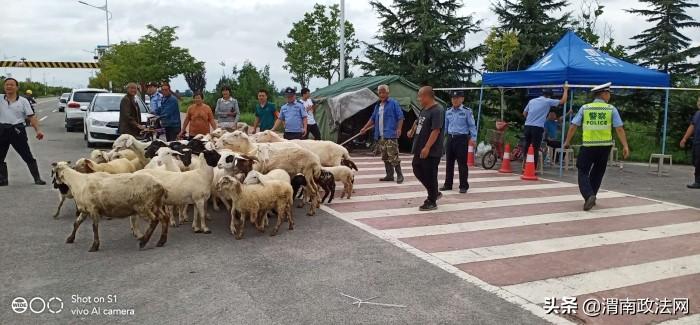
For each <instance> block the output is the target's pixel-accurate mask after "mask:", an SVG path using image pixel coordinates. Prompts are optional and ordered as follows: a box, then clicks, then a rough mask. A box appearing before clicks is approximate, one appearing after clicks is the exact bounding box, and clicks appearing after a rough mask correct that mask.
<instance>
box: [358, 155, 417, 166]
mask: <svg viewBox="0 0 700 325" xmlns="http://www.w3.org/2000/svg"><path fill="white" fill-rule="evenodd" d="M399 159H401V160H404V159H413V156H399ZM350 160H352V161H354V162H357V161H361V162H366V161H379V162H382V157H381V156H376V157H367V156H363V157H350ZM382 164H383V162H382Z"/></svg>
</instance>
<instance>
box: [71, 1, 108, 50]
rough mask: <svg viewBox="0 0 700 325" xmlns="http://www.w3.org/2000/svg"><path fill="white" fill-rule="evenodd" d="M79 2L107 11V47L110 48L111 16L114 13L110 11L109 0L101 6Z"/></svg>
mask: <svg viewBox="0 0 700 325" xmlns="http://www.w3.org/2000/svg"><path fill="white" fill-rule="evenodd" d="M78 3H80V4H84V5H86V6H89V7H93V8H95V9H100V10H102V11H104V12H105V22H106V23H107V47H108V48H109V46H110V45H111V43H110V42H109V20H110V19H111V18H112V17H110V16H111V15H112V13H111V12H110V11H109V7H108V3H107V0H105V5H104V6H101V7H98V6H95V5H91V4H89V3H87V2H85V1H78Z"/></svg>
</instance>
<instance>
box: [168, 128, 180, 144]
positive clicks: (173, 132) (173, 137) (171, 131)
mask: <svg viewBox="0 0 700 325" xmlns="http://www.w3.org/2000/svg"><path fill="white" fill-rule="evenodd" d="M180 130H181V129H180V127H179V126H168V127H165V141H168V142H170V141H177V135H178V134H180Z"/></svg>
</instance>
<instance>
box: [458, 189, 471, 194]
mask: <svg viewBox="0 0 700 325" xmlns="http://www.w3.org/2000/svg"><path fill="white" fill-rule="evenodd" d="M467 190H469V189H467V188H460V189H459V193H461V194H464V193H467Z"/></svg>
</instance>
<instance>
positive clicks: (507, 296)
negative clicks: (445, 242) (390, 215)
mask: <svg viewBox="0 0 700 325" xmlns="http://www.w3.org/2000/svg"><path fill="white" fill-rule="evenodd" d="M320 209H321V210H324V211H326V212H328V213H329V214H332V215H334V216H336V218H339V219H340V220H343V221H345V222H347V223H349V224H351V225H353V226H355V227H358V228H360V229H362V230H364V231H366V232H368V233H370V234H372V235H374V236H376V237H378V238H380V239H383V240H384V241H386V242H388V243H390V244H392V245H394V246H396V247H398V248H400V249H403V250H404V251H407V252H409V253H411V254H413V255H414V256H416V257H418V258H420V259H422V260H424V261H426V262H428V263H430V264H432V265H435V266H437V267H439V268H441V269H442V270H444V271H446V272H448V273H451V274H453V275H455V276H457V277H458V278H460V279H462V280H465V281H467V282H469V283H471V284H473V285H475V286H477V287H479V288H481V289H483V290H485V291H487V292H490V293H493V294H495V295H496V296H497V297H499V298H501V299H503V300H505V301H508V302H510V303H512V304H515V305H517V306H519V307H520V308H522V309H524V310H527V311H529V312H531V313H532V314H533V315H535V316H537V317H540V318H542V319H544V320H546V321H548V322H550V323H552V324H555V325H575V323H573V322H571V321H569V320H566V319H564V318H561V317H559V316H556V315H552V314H550V313H547V312H545V310H544V309H543V308H542V307H540V306H538V304H541V302H538V303H531V302H529V301H527V300H525V299H523V298H521V297H519V296H517V295H514V294H512V293H510V292H508V291H506V290H503V288H500V287H497V286H494V285H491V284H488V283H486V282H484V281H482V280H480V279H479V278H477V277H475V276H473V275H470V274H469V273H467V272H464V271H462V270H460V269H458V268H456V267H455V266H453V265H450V264H447V263H445V262H444V261H442V260H440V259H438V258H436V257H435V256H432V255H430V254H428V253H426V252H423V251H421V250H418V249H416V248H415V247H413V246H411V245H408V244H406V243H404V242H402V241H400V240H398V239H396V238H392V237H391V236H388V235H386V234H384V233H383V232H382V231H380V230H377V229H374V228H372V227H371V226H369V225H366V224H364V223H362V222H359V221H357V220H353V219H350V218H347V217H345V216H343V214H342V213H339V212H338V211H335V210H333V209H332V208H331V207H329V206H327V205H321V208H320Z"/></svg>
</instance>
